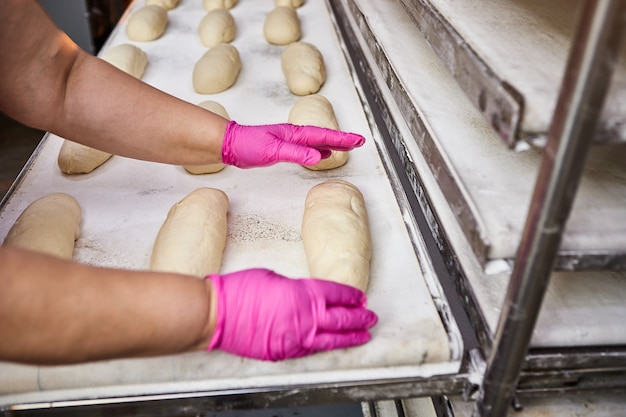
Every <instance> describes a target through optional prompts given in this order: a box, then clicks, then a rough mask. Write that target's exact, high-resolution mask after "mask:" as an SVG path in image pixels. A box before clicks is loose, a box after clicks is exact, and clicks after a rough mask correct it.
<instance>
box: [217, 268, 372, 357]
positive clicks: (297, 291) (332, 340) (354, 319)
mask: <svg viewBox="0 0 626 417" xmlns="http://www.w3.org/2000/svg"><path fill="white" fill-rule="evenodd" d="M207 279H210V280H211V281H212V282H213V288H214V291H216V293H217V303H218V304H217V324H216V326H215V333H214V334H213V338H212V339H211V343H210V344H209V347H208V350H213V349H218V348H219V349H221V350H223V351H226V352H230V353H233V354H235V355H239V356H245V357H249V358H254V359H262V360H271V361H277V360H282V359H289V358H297V357H301V356H305V355H309V354H311V353H314V352H318V351H326V350H332V349H336V348H346V347H351V346H356V345H361V344H364V343H366V342H368V341H369V340H370V339H371V335H370V333H369V332H368V331H367V329H369V328H370V327H372V326H374V325H375V324H376V322H377V321H378V317H377V316H376V314H374V313H373V312H372V311H369V310H367V309H366V308H365V303H366V296H365V294H364V293H363V292H361V291H360V290H358V289H356V288H353V287H349V286H346V285H342V284H337V283H335V282H331V281H323V280H318V279H289V278H286V277H283V276H281V275H278V274H276V273H275V272H273V271H270V270H267V269H248V270H245V271H241V272H234V273H231V274H226V275H210V276H208V277H207Z"/></svg>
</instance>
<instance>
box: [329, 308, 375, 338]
mask: <svg viewBox="0 0 626 417" xmlns="http://www.w3.org/2000/svg"><path fill="white" fill-rule="evenodd" d="M318 320H319V321H318V322H317V326H318V329H320V330H323V331H326V332H345V331H349V330H360V329H369V328H371V327H372V326H374V325H375V324H376V322H377V321H378V318H377V317H376V315H375V314H374V313H372V312H371V311H369V310H366V309H365V308H363V307H361V308H345V307H330V308H328V309H327V310H326V313H325V314H323V315H320V316H319V319H318Z"/></svg>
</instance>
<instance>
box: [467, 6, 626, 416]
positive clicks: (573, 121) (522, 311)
mask: <svg viewBox="0 0 626 417" xmlns="http://www.w3.org/2000/svg"><path fill="white" fill-rule="evenodd" d="M625 10H626V3H625V2H623V1H620V0H604V1H602V0H588V1H587V2H586V4H585V8H584V10H583V12H582V14H581V19H580V22H579V27H578V31H577V34H576V37H575V39H574V43H573V46H572V51H571V54H570V58H569V61H568V66H567V70H566V75H565V79H564V81H563V85H562V87H561V93H560V96H559V100H558V103H557V107H556V109H555V113H554V117H553V121H552V126H551V128H550V132H549V135H548V143H547V145H546V149H545V153H544V157H543V160H542V164H541V168H540V172H539V177H538V180H537V183H536V186H535V192H534V195H533V198H532V202H531V207H530V210H529V213H528V217H527V221H526V225H525V228H524V234H523V237H522V241H521V243H520V247H519V250H518V255H517V260H516V266H515V268H514V269H513V273H512V276H511V281H510V284H509V287H508V291H507V296H506V299H505V301H504V305H503V308H502V313H501V316H500V321H499V323H498V329H497V332H496V337H495V343H494V345H493V348H492V350H491V353H490V357H489V360H488V364H487V370H486V373H485V376H484V379H483V383H482V386H481V390H480V393H479V398H478V400H477V402H476V407H475V410H474V415H476V416H481V417H491V416H504V415H506V414H507V412H508V410H509V408H510V405H511V400H512V398H513V396H514V392H515V388H516V384H517V381H518V379H519V375H520V371H521V369H522V366H523V363H524V360H525V356H526V352H527V349H528V345H529V341H530V337H531V335H532V331H533V328H534V325H535V322H536V319H537V316H538V313H539V309H540V307H541V303H542V300H543V296H544V294H545V290H546V287H547V285H548V282H549V277H550V274H551V271H552V268H553V265H554V259H555V256H556V253H557V251H558V248H559V244H560V241H561V236H562V231H563V228H564V226H565V224H566V222H567V217H568V215H569V213H570V210H571V207H572V203H573V200H574V198H575V195H576V189H577V187H578V184H579V182H580V178H581V176H582V174H583V170H584V166H585V161H586V158H587V155H588V151H589V148H590V146H591V144H592V141H591V140H590V138H591V137H592V135H593V132H594V129H595V127H596V123H597V120H598V116H599V114H600V111H601V109H602V104H603V103H604V99H605V96H606V93H607V90H608V86H609V83H610V79H611V75H612V73H613V70H614V67H615V63H616V60H617V54H618V50H619V46H620V41H621V38H622V31H623V19H624V14H625Z"/></svg>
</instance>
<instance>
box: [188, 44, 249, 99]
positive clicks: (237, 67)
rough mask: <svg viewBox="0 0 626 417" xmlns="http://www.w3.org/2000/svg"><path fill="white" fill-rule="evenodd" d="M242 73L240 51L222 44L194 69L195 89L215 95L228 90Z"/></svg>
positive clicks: (229, 45)
mask: <svg viewBox="0 0 626 417" xmlns="http://www.w3.org/2000/svg"><path fill="white" fill-rule="evenodd" d="M239 71H241V58H240V57H239V51H237V48H235V47H234V46H233V45H231V44H228V43H222V44H219V45H217V46H214V47H213V48H211V49H209V50H208V51H207V52H205V54H204V55H202V57H201V58H200V59H199V60H198V62H196V65H194V67H193V88H194V89H195V90H196V92H197V93H200V94H215V93H221V92H222V91H224V90H228V89H229V88H230V87H231V86H232V85H233V84H234V83H235V81H236V80H237V76H239Z"/></svg>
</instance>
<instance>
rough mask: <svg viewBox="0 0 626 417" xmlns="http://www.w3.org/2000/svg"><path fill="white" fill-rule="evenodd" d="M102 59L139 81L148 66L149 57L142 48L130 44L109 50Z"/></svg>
mask: <svg viewBox="0 0 626 417" xmlns="http://www.w3.org/2000/svg"><path fill="white" fill-rule="evenodd" d="M100 58H101V59H103V60H105V61H107V62H108V63H109V64H112V65H114V66H116V67H117V68H119V69H121V70H122V71H124V72H125V73H127V74H130V75H132V76H133V77H135V78H139V79H141V77H142V76H143V73H144V71H145V70H146V66H147V65H148V55H147V54H146V53H145V52H144V51H142V50H141V48H139V47H137V46H135V45H131V44H130V43H123V44H121V45H117V46H114V47H112V48H109V49H107V50H106V51H104V52H103V53H102V55H101V56H100Z"/></svg>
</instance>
